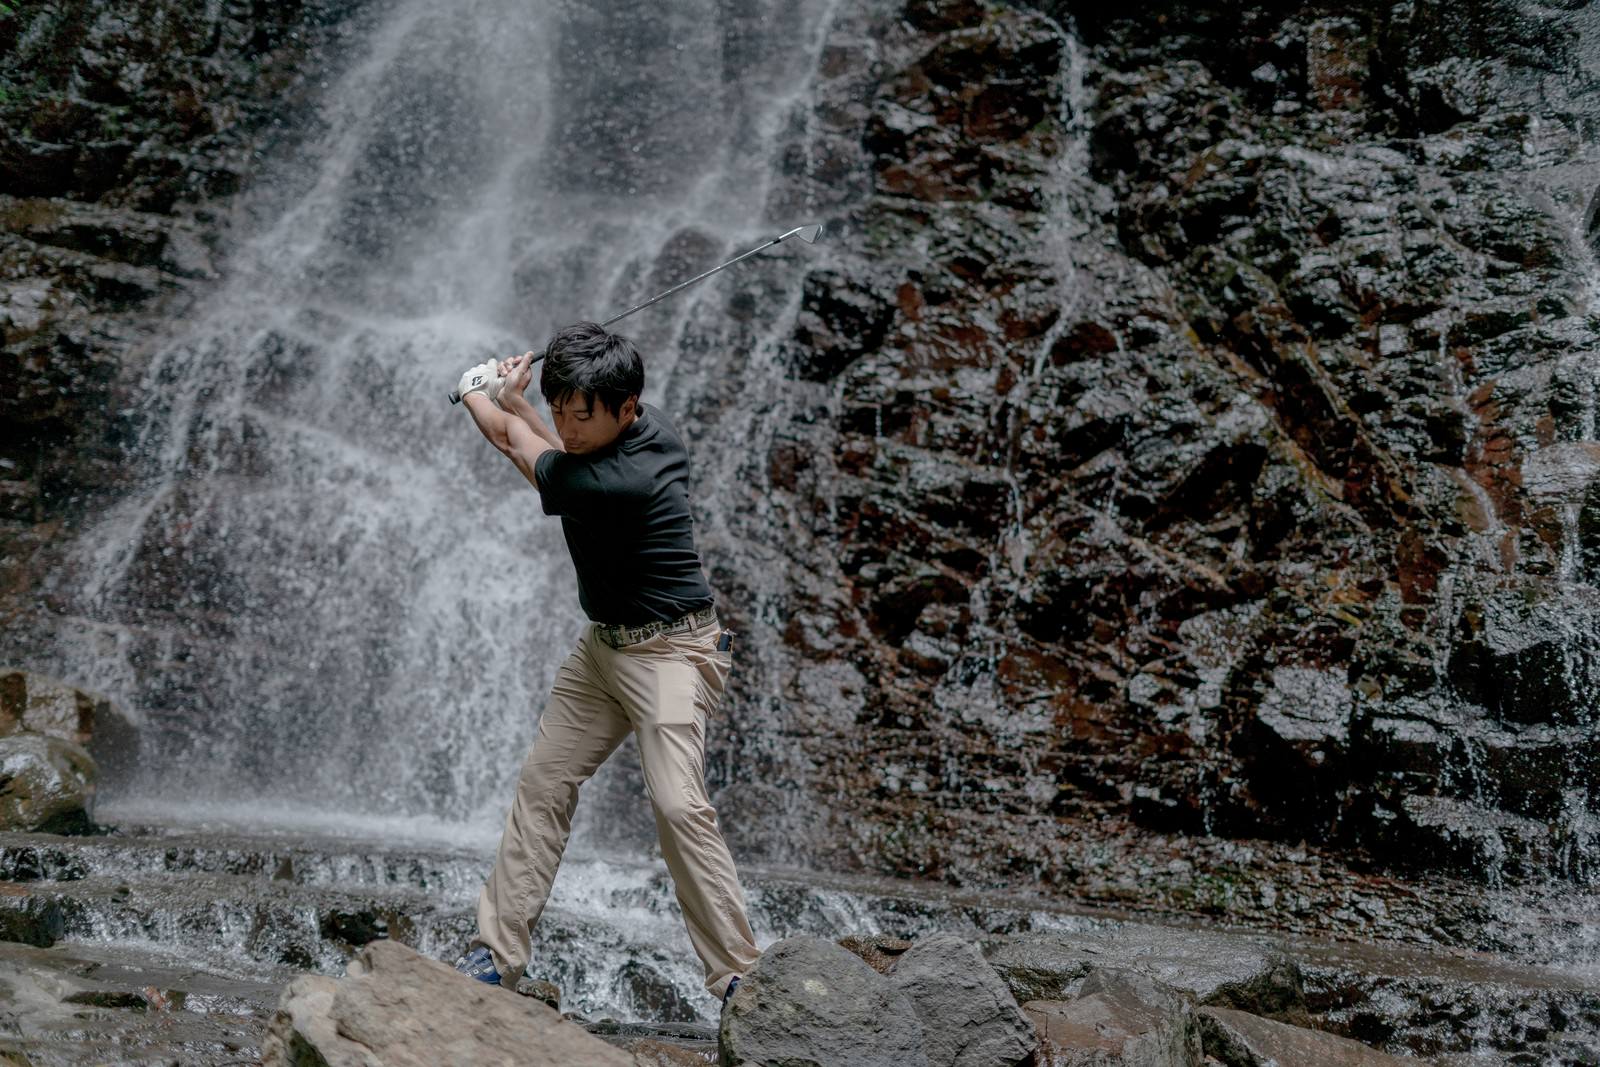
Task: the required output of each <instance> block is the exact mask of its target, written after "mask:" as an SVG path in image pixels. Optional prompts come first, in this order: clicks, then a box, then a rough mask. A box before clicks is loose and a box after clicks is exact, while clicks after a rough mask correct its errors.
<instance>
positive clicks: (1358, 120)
mask: <svg viewBox="0 0 1600 1067" xmlns="http://www.w3.org/2000/svg"><path fill="white" fill-rule="evenodd" d="M1573 7H1574V8H1576V9H1579V10H1577V11H1576V12H1575V13H1571V14H1565V15H1562V16H1560V17H1545V16H1544V15H1541V14H1534V13H1530V12H1527V11H1524V10H1523V9H1521V8H1519V7H1518V6H1516V5H1512V4H1482V5H1472V6H1469V7H1468V8H1465V9H1459V8H1456V7H1447V6H1436V5H1430V4H1414V5H1412V4H1408V5H1399V6H1396V7H1394V8H1392V9H1391V8H1390V7H1387V6H1373V7H1370V8H1366V7H1360V8H1350V7H1348V6H1339V7H1337V8H1334V7H1323V6H1320V5H1314V4H1311V5H1277V6H1272V7H1268V6H1266V5H1258V6H1254V7H1246V8H1243V9H1240V8H1235V7H1233V6H1231V5H1230V6H1219V7H1214V8H1207V7H1206V6H1204V5H1201V6H1199V7H1196V6H1194V5H1182V6H1174V7H1171V8H1166V9H1163V8H1157V9H1153V10H1150V11H1147V12H1145V13H1143V14H1140V15H1137V16H1133V17H1127V18H1117V17H1111V16H1106V15H1094V14H1091V13H1090V9H1088V8H1084V9H1083V10H1081V11H1080V10H1079V8H1078V7H1077V6H1075V5H1072V4H1062V5H1055V6H1054V7H1053V8H1052V9H1051V11H1050V14H1051V15H1053V16H1055V18H1056V19H1057V20H1059V21H1051V20H1049V19H1047V18H1045V17H1042V16H1040V15H1038V14H1034V13H1032V12H1029V11H1027V10H1024V9H1018V8H990V7H981V6H979V5H976V4H962V3H950V4H941V5H931V4H912V5H910V6H909V7H908V8H907V9H906V10H905V11H904V12H903V13H900V12H897V13H896V14H897V15H900V16H901V17H899V18H894V19H888V20H886V22H885V25H884V27H883V38H882V44H881V45H878V46H874V45H868V44H865V43H863V42H864V40H866V39H869V38H870V37H871V36H872V34H870V33H866V32H863V31H862V30H861V29H860V27H849V28H842V29H840V30H838V31H836V40H835V42H834V43H833V44H832V45H831V46H830V48H829V49H828V50H827V51H825V52H824V58H823V67H822V77H821V79H820V81H819V90H818V93H819V98H820V105H819V108H818V112H817V114H818V121H817V124H816V129H815V130H814V131H813V133H812V135H811V139H810V142H809V143H808V144H806V145H805V146H804V147H801V148H798V149H797V150H796V151H795V153H794V158H796V159H802V160H811V161H812V162H811V163H810V164H809V165H808V166H809V169H806V170H804V171H803V172H802V169H801V168H800V167H796V168H795V171H796V173H794V174H793V176H792V179H791V180H792V181H793V183H794V184H795V185H797V186H799V187H802V188H806V189H807V191H808V194H809V195H811V196H814V197H816V198H818V199H820V200H821V201H823V202H826V203H829V204H831V205H832V206H833V210H834V211H836V212H837V216H838V218H837V221H838V222H839V223H842V224H843V228H844V229H845V231H846V232H847V233H849V234H852V235H854V236H855V238H856V240H855V241H853V242H852V243H853V244H854V247H853V248H852V250H851V253H849V254H846V255H842V256H840V257H839V259H838V260H837V261H836V262H835V263H834V264H832V265H830V267H829V268H828V269H826V270H822V271H817V272H815V273H813V274H812V275H810V276H809V277H808V278H807V280H806V283H805V287H804V293H803V297H802V310H801V314H800V317H799V319H798V327H797V329H796V331H795V334H794V337H793V339H792V345H791V347H790V352H789V355H790V360H791V362H790V377H791V378H792V379H793V381H794V383H795V384H794V392H793V393H792V394H790V395H789V398H788V399H787V400H786V401H785V402H783V403H782V404H779V405H776V406H774V407H772V408H769V409H766V410H764V411H763V412H762V416H761V420H762V424H761V425H759V426H756V427H755V428H754V429H753V430H752V431H751V432H752V433H753V434H754V436H755V437H756V438H757V439H759V440H761V441H762V443H763V445H764V447H763V448H762V449H761V450H760V454H759V456H758V457H757V458H756V460H755V461H753V462H751V463H750V464H748V465H747V466H745V467H743V468H741V470H740V472H739V473H740V477H739V478H737V479H731V480H730V482H731V483H736V484H740V485H745V486H749V487H750V494H751V495H750V498H749V499H748V500H747V501H744V502H743V503H741V504H733V505H727V507H728V508H729V510H730V511H731V512H733V513H734V514H736V515H738V516H740V517H739V518H738V519H736V520H733V521H731V522H730V523H729V524H728V526H727V529H726V542H725V543H724V544H723V546H722V547H723V548H725V549H726V550H727V551H728V552H729V554H730V555H731V556H733V557H734V558H738V555H737V550H736V549H735V546H736V545H740V544H743V545H757V546H760V550H759V554H758V555H757V556H756V557H755V559H756V562H758V564H759V565H758V566H752V567H747V568H741V567H739V566H738V565H735V564H729V565H728V566H726V567H725V568H724V570H723V571H722V572H721V573H719V574H718V575H717V578H718V580H719V581H720V582H721V583H722V584H723V585H724V587H725V588H726V587H732V588H735V589H737V590H738V591H739V596H738V597H736V598H735V599H736V600H737V601H741V602H744V603H746V604H748V605H749V607H748V608H747V609H746V610H747V616H746V623H747V625H748V626H749V627H750V628H752V629H753V630H755V631H756V632H757V633H758V634H759V635H760V636H759V639H758V644H770V645H771V646H773V647H774V648H781V649H782V651H781V652H774V653H772V654H770V655H768V656H767V658H766V660H765V663H764V666H765V668H766V669H765V671H764V672H762V673H759V674H757V675H755V677H754V678H753V679H748V681H749V683H750V684H751V685H752V687H754V688H757V689H760V690H761V691H762V692H770V693H776V694H778V695H776V696H775V697H770V698H768V706H769V708H770V712H771V716H772V721H774V722H776V723H778V724H780V726H781V734H782V736H783V738H784V746H785V748H784V753H785V754H784V755H783V756H782V757H781V758H779V761H778V765H777V766H769V765H767V764H764V762H763V761H764V760H769V761H770V760H771V759H772V758H773V757H772V752H773V745H772V740H771V737H770V736H767V735H764V734H763V728H764V726H765V723H766V720H759V721H760V722H761V723H762V727H752V728H751V729H750V730H749V731H748V732H747V733H745V734H744V735H742V737H741V738H740V739H739V741H736V742H735V744H734V745H733V746H732V747H731V748H730V750H729V751H728V753H727V759H726V766H727V767H728V768H730V770H729V771H728V774H729V776H730V779H731V780H732V781H735V782H741V783H744V786H745V787H744V789H743V790H742V792H741V794H740V795H741V796H742V797H746V798H747V797H748V796H749V795H751V794H752V793H759V791H760V789H761V788H762V784H763V783H768V782H771V781H772V780H773V777H772V773H773V772H774V771H776V772H778V774H779V776H780V777H783V778H784V779H786V785H785V789H798V790H804V791H805V792H806V793H807V794H808V795H810V796H812V797H814V798H816V799H817V800H818V801H820V802H821V803H823V804H824V805H826V806H827V807H829V808H830V809H831V810H832V811H833V812H834V813H835V815H836V817H837V822H836V827H837V834H836V836H835V837H834V838H833V840H834V841H836V842H837V844H838V855H836V857H835V859H836V860H841V859H844V860H848V861H857V862H861V863H864V864H866V865H868V866H871V867H875V868H883V869H888V870H893V871H896V872H901V873H928V874H936V875H940V876H946V877H951V878H955V879H958V880H960V879H973V878H975V879H978V880H980V881H985V882H1004V881H1013V880H1022V881H1028V880H1031V879H1034V878H1038V879H1042V880H1044V881H1045V882H1054V881H1061V882H1069V881H1071V879H1072V878H1073V877H1074V875H1075V873H1076V872H1077V870H1078V869H1079V867H1080V865H1081V863H1082V862H1083V859H1084V855H1085V847H1084V845H1085V842H1084V835H1085V829H1084V828H1085V827H1087V826H1093V825H1099V826H1100V827H1101V828H1102V830H1107V829H1110V828H1113V827H1121V826H1125V825H1126V824H1127V823H1128V821H1130V820H1131V821H1132V822H1133V823H1135V824H1138V825H1143V826H1146V827H1151V828H1158V829H1164V830H1174V831H1179V832H1183V833H1202V832H1203V833H1212V834H1222V835H1243V836H1266V837H1280V838H1283V839H1285V840H1288V841H1291V842H1292V841H1302V840H1309V841H1314V842H1327V843H1333V844H1337V845H1340V846H1358V847H1362V848H1368V849H1371V850H1372V851H1373V852H1376V853H1379V854H1381V855H1386V856H1388V857H1391V858H1395V859H1404V860H1406V861H1408V862H1418V863H1421V864H1423V865H1438V864H1443V865H1450V866H1456V867H1459V868H1461V869H1464V870H1467V871H1471V872H1473V873H1475V874H1478V875H1490V876H1499V875H1501V874H1506V873H1518V872H1521V873H1532V874H1538V875H1543V874H1545V873H1549V872H1559V873H1561V874H1563V875H1566V876H1569V877H1573V878H1577V879H1579V880H1589V879H1592V878H1593V876H1594V873H1595V872H1594V866H1593V865H1594V856H1595V851H1594V849H1595V845H1596V842H1595V840H1594V833H1595V830H1594V822H1593V811H1594V806H1595V803H1596V798H1595V795H1594V785H1595V762H1594V756H1593V753H1594V751H1595V719H1596V713H1597V711H1600V658H1597V647H1600V597H1597V593H1596V589H1595V584H1594V583H1595V581H1596V573H1597V572H1596V564H1597V561H1600V483H1597V482H1596V480H1595V478H1596V473H1597V471H1600V466H1597V463H1600V459H1597V457H1600V445H1596V444H1595V443H1594V437H1595V426H1594V410H1595V408H1594V404H1595V400H1594V397H1595V388H1596V366H1595V363H1594V359H1593V356H1592V353H1593V351H1594V346H1595V340H1596V338H1595V329H1594V324H1595V320H1594V318H1593V314H1594V312H1593V306H1592V303H1591V295H1590V293H1591V287H1592V284H1593V282H1592V279H1593V259H1592V253H1591V252H1590V250H1589V248H1588V247H1587V246H1586V243H1585V238H1584V234H1583V232H1582V218H1583V214H1584V209H1585V204H1586V201H1587V198H1588V196H1589V194H1590V193H1591V191H1592V190H1591V188H1590V182H1591V179H1590V178H1588V177H1587V176H1586V172H1585V167H1584V164H1585V162H1586V161H1587V160H1588V159H1589V158H1590V156H1591V155H1592V151H1593V144H1594V137H1595V119H1596V117H1597V114H1600V113H1597V111H1596V96H1595V94H1594V89H1595V84H1596V83H1595V80H1594V72H1593V71H1592V70H1591V69H1589V68H1588V67H1586V66H1585V65H1584V63H1583V62H1582V58H1581V57H1582V54H1583V53H1582V51H1581V50H1580V49H1579V47H1578V44H1579V37H1578V34H1579V32H1580V30H1586V28H1587V16H1586V15H1585V14H1584V13H1583V11H1582V9H1583V8H1584V5H1581V4H1579V5H1573ZM1542 10H1544V9H1541V11H1542ZM1063 29H1065V30H1066V33H1063ZM796 200H797V201H798V200H799V197H798V196H796ZM722 340H723V341H724V342H726V341H727V340H728V338H726V337H723V338H722ZM703 417H704V418H706V419H707V420H708V421H710V422H716V421H718V420H719V419H721V418H723V417H724V416H720V415H718V414H717V413H716V412H715V410H712V406H710V405H708V407H707V409H706V413H705V414H704V416H703ZM774 575H782V576H783V577H782V578H781V579H779V580H775V579H774V577H773V576H774ZM763 687H765V688H763ZM749 699H751V700H752V701H756V700H759V699H760V698H759V697H758V696H757V695H756V693H755V692H752V693H751V694H750V695H749ZM782 792H783V790H779V793H780V796H779V797H775V798H774V799H773V802H772V810H773V811H783V810H785V806H784V802H783V801H782V799H781V794H782ZM791 810H792V809H791ZM735 817H736V818H738V822H739V825H740V827H741V828H742V829H746V830H751V829H753V828H754V827H755V826H756V825H757V824H759V823H760V821H761V820H758V819H755V818H750V817H740V816H735ZM1095 832H1096V831H1089V836H1090V837H1093V836H1094V834H1095Z"/></svg>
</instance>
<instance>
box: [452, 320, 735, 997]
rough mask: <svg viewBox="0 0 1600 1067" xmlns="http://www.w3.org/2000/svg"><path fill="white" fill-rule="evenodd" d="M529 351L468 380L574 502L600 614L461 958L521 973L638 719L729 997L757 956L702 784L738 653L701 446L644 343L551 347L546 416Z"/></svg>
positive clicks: (563, 671)
mask: <svg viewBox="0 0 1600 1067" xmlns="http://www.w3.org/2000/svg"><path fill="white" fill-rule="evenodd" d="M533 363H534V358H533V353H532V352H529V353H527V354H525V355H523V356H520V357H518V358H516V359H512V360H507V361H503V362H500V363H498V364H496V363H484V364H480V365H479V366H477V367H474V368H472V369H471V370H469V371H467V373H466V374H465V375H463V376H462V379H461V384H460V390H459V391H460V393H461V395H462V397H463V398H464V400H465V401H466V405H467V410H468V411H469V412H471V414H472V420H473V421H474V422H475V423H477V425H478V429H479V430H481V431H482V432H483V436H484V437H486V438H488V439H489V443H490V444H492V445H494V447H495V448H497V449H499V450H500V452H502V453H503V454H504V455H505V456H506V458H507V459H509V460H511V462H512V463H514V464H516V467H517V469H518V470H519V471H521V472H522V474H523V477H525V478H527V479H528V481H529V482H531V483H532V484H533V487H534V488H535V489H537V490H538V491H539V498H540V501H541V502H542V504H543V505H544V511H545V514H546V515H559V516H560V517H561V526H562V531H563V532H564V533H565V534H566V538H567V548H568V550H569V551H570V552H571V553H572V563H573V566H574V567H575V568H576V570H577V572H578V601H579V603H580V604H581V605H582V606H583V610H584V613H585V614H586V615H587V616H588V617H589V618H590V620H592V621H591V622H590V624H589V625H588V626H587V627H586V628H585V629H584V631H583V633H582V636H581V637H579V639H578V646H577V648H575V649H574V650H573V651H572V654H571V655H569V656H568V657H567V659H566V661H565V662H564V663H562V665H561V668H560V670H558V671H557V672H556V680H555V685H554V686H553V687H552V688H551V690H550V699H549V701H548V703H546V704H545V708H544V714H543V715H542V716H540V718H539V732H538V735H537V736H536V737H535V738H534V742H533V747H532V749H530V750H529V752H528V758H527V760H526V762H524V763H523V765H522V772H521V774H520V776H519V777H518V779H517V793H516V797H515V799H514V800H513V801H512V804H511V813H510V814H509V815H508V816H507V817H506V826H505V832H504V833H503V834H502V835H501V837H500V848H499V852H498V853H497V855H496V856H495V862H494V870H493V871H491V872H490V874H489V880H488V882H487V883H486V884H485V885H484V887H483V892H482V893H480V894H479V896H478V933H477V936H476V937H475V938H473V940H472V941H471V942H470V943H469V946H468V951H467V952H466V954H465V955H463V956H462V957H461V959H459V960H458V961H457V962H456V969H457V970H459V971H461V972H462V973H464V974H467V975H469V976H471V977H473V978H476V979H478V980H480V981H483V982H488V983H491V984H496V983H497V984H499V985H503V986H505V987H507V988H509V989H514V988H516V984H517V979H518V978H520V977H521V976H522V971H523V968H524V967H525V966H526V965H527V962H528V955H529V934H530V931H531V930H532V929H533V924H534V923H535V922H537V921H538V919H539V914H540V912H541V911H543V910H544V905H545V901H546V899H547V898H548V897H549V895H550V884H551V882H552V881H553V880H554V879H555V876H556V868H557V866H559V865H560V863H561V853H562V851H563V850H564V849H565V848H566V845H567V837H568V834H569V833H570V832H571V829H572V813H573V811H574V810H575V809H576V808H577V806H578V788H579V786H581V785H582V784H583V783H584V782H585V781H586V780H588V778H589V777H590V776H592V775H593V774H594V772H595V771H596V770H598V769H599V767H600V765H601V764H602V763H604V762H605V761H606V757H608V756H610V755H611V753H612V752H613V751H614V750H615V749H616V747H617V746H618V745H619V744H621V743H622V740H623V739H624V738H625V737H627V736H628V735H629V734H630V733H631V734H633V735H634V737H636V738H638V742H639V762H640V765H641V766H642V767H643V769H644V787H645V792H646V793H647V794H649V797H650V804H651V807H652V808H653V809H654V811H655V817H656V832H657V834H659V835H660V839H661V854H662V856H663V857H664V858H665V859H666V861H667V870H668V871H669V872H670V873H671V875H672V882H673V886H674V887H675V888H676V890H677V896H678V904H679V906H680V907H682V909H683V919H684V923H685V924H686V925H687V926H688V928H689V940H690V941H691V942H693V944H694V950H695V952H696V953H697V954H698V955H699V957H700V962H701V963H702V964H704V965H705V984H706V988H707V989H708V990H709V991H710V992H711V993H712V995H714V996H718V997H721V998H722V1000H723V1002H724V1003H726V1002H727V998H728V996H729V995H731V994H732V992H733V986H734V984H736V983H737V982H738V980H739V975H741V974H743V973H744V972H746V971H747V970H748V969H749V967H750V965H751V964H752V963H754V962H755V960H756V958H757V956H758V955H759V953H758V952H757V950H756V946H755V939H754V936H753V935H752V934H751V932H750V923H749V920H748V919H747V918H746V917H745V905H744V894H743V893H742V892H741V890H740V888H739V876H738V874H737V873H736V872H735V870H734V866H733V857H732V856H731V855H730V854H729V852H728V846H727V844H726V843H725V842H724V841H723V839H722V831H721V829H720V828H719V827H718V825H717V813H716V812H715V811H714V810H712V807H711V801H710V799H709V797H708V796H707V794H706V784H705V762H706V724H707V720H708V719H709V718H710V716H711V714H712V713H713V712H714V711H715V710H716V709H717V705H718V704H719V703H720V702H721V700H722V692H723V687H724V686H725V685H726V684H727V680H728V671H729V668H730V667H731V665H732V654H731V650H730V645H731V638H732V635H731V634H727V633H725V632H724V631H723V630H722V629H721V627H720V626H719V625H718V622H717V616H716V612H715V611H714V610H713V607H712V597H711V589H710V586H708V585H707V584H706V579H705V575H704V573H703V572H702V571H701V568H700V556H699V554H698V552H697V551H696V550H695V544H694V528H693V522H692V518H691V515H690V510H689V486H688V477H689V456H688V452H687V451H686V450H685V448H684V444H683V439H682V438H680V437H679V436H678V432H677V430H675V429H674V428H673V426H672V423H670V422H669V421H667V418H666V416H665V415H663V414H662V413H661V412H660V411H659V410H657V409H656V408H654V407H652V406H650V405H648V404H641V403H640V402H639V395H640V393H641V392H642V391H643V390H644V361H643V360H641V359H640V358H639V353H638V350H637V349H635V348H634V346H633V343H632V342H630V341H629V340H627V339H626V338H624V337H620V336H618V335H616V334H612V333H607V332H606V331H605V330H604V329H602V328H601V327H600V326H597V325H595V324H594V323H590V322H582V323H578V324H577V325H574V326H569V327H567V328H566V329H563V330H561V331H560V332H559V333H557V334H556V335H555V336H554V337H553V338H551V340H550V343H549V345H548V346H547V347H546V348H545V353H544V369H543V371H542V372H541V374H540V376H539V390H540V392H542V393H543V394H544V398H545V400H546V401H547V402H548V403H549V405H550V413H551V415H552V416H553V417H554V422H555V429H554V430H551V429H550V427H549V426H547V425H546V424H545V422H544V420H543V419H541V418H540V417H539V414H538V413H537V412H536V411H534V409H533V406H532V405H531V404H529V403H528V400H527V398H526V397H525V396H524V395H523V394H524V391H525V390H526V389H527V387H528V383H529V381H530V378H531V376H532V367H533Z"/></svg>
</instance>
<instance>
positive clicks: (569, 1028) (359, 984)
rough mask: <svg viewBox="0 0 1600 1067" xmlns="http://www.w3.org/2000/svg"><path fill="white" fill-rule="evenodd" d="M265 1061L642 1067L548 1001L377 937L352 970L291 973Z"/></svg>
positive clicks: (349, 1065) (289, 1064)
mask: <svg viewBox="0 0 1600 1067" xmlns="http://www.w3.org/2000/svg"><path fill="white" fill-rule="evenodd" d="M261 1062H262V1064H263V1065H265V1067H413V1065H415V1067H434V1065H436V1064H441V1063H517V1064H519V1065H520V1067H572V1065H574V1064H584V1065H585V1067H633V1064H634V1060H633V1057H631V1056H629V1055H628V1054H627V1053H625V1052H623V1051H622V1050H621V1049H618V1048H615V1047H613V1046H611V1045H608V1044H606V1043H605V1042H604V1041H601V1040H600V1039H599V1038H597V1037H593V1036H591V1035H590V1034H589V1033H587V1032H586V1031H585V1030H583V1028H581V1027H579V1026H577V1025H575V1024H573V1023H570V1022H567V1021H566V1020H564V1019H562V1018H561V1016H560V1015H558V1014H556V1012H555V1011H554V1010H553V1009H551V1008H550V1007H549V1006H548V1005H546V1004H542V1003H540V1002H538V1001H536V1000H533V999H531V998H529V997H519V996H511V995H508V994H507V993H506V991H505V990H502V989H499V988H497V987H493V986H488V985H484V984H483V983H481V982H474V981H472V980H470V979H467V978H463V977H462V976H461V975H459V974H457V973H456V972H455V971H454V970H453V969H451V968H450V967H447V966H445V965H444V964H442V963H439V962H438V961H436V960H430V959H428V958H426V957H424V956H421V955H419V954H418V953H416V952H415V951H414V950H412V949H409V948H407V947H406V946H404V945H402V944H400V943H399V942H397V941H374V942H373V943H372V944H370V945H368V946H366V947H365V948H363V949H362V950H361V952H360V953H359V954H358V955H357V956H356V957H355V959H353V960H352V961H351V962H350V967H349V972H348V974H347V976H346V977H345V978H342V979H338V978H326V977H323V976H321V975H304V976H302V977H300V978H296V979H295V980H294V981H293V982H290V983H289V985H288V987H287V988H286V989H285V990H284V994H283V1000H282V1001H281V1002H280V1003H279V1005H278V1010H277V1012H276V1014H274V1015H273V1017H272V1023H271V1027H270V1029H269V1031H268V1033H267V1037H266V1040H265V1041H264V1042H263V1043H262V1048H261Z"/></svg>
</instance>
